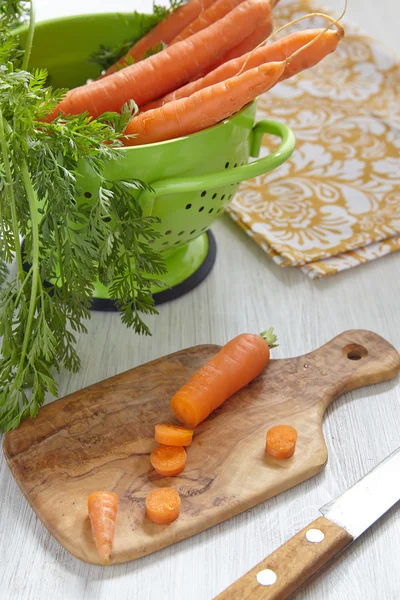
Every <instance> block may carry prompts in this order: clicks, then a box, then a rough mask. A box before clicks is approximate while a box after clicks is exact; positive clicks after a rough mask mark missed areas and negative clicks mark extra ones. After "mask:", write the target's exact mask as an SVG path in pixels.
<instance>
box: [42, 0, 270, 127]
mask: <svg viewBox="0 0 400 600" xmlns="http://www.w3.org/2000/svg"><path fill="white" fill-rule="evenodd" d="M267 11H269V2H268V0H246V1H245V2H242V3H241V4H239V6H237V7H236V8H235V9H234V10H232V11H231V12H229V13H228V14H227V15H226V16H225V17H223V18H222V19H220V20H219V21H218V22H216V23H213V24H212V25H210V26H209V27H207V28H206V29H203V30H202V31H199V32H198V33H195V34H194V35H192V36H190V37H189V38H187V39H186V40H182V42H177V43H176V44H173V45H172V46H169V47H168V48H166V49H165V50H162V51H161V52H159V53H158V54H155V55H153V56H149V57H148V58H146V59H145V60H141V61H140V62H138V63H135V64H134V65H130V66H129V67H126V68H125V69H122V70H121V71H118V72H117V73H113V74H112V75H110V76H109V77H105V78H104V79H99V80H97V81H93V82H91V83H88V84H86V85H83V86H81V87H78V88H74V89H72V90H70V91H69V92H68V93H67V95H66V96H65V98H64V99H63V100H62V101H61V102H60V103H59V104H58V106H56V108H55V109H54V110H53V111H52V113H51V114H50V115H49V117H48V120H52V119H54V118H55V117H56V116H57V114H59V113H64V114H81V113H84V112H86V111H87V112H88V113H89V115H91V116H92V117H98V116H99V115H101V114H103V113H105V112H119V111H120V110H121V108H122V107H123V105H124V104H125V103H126V102H128V101H129V100H131V99H133V100H134V101H135V102H136V104H137V105H138V106H139V107H140V106H142V105H143V104H146V103H148V102H150V101H151V100H155V99H156V98H159V97H160V96H163V95H164V94H167V93H168V92H171V91H172V90H175V89H177V88H178V87H180V86H182V85H183V84H184V83H187V82H188V81H189V80H190V79H192V78H193V77H195V76H196V75H198V74H199V73H201V72H203V71H204V69H206V68H207V67H208V66H210V65H211V64H212V63H214V62H215V61H216V60H217V59H218V58H219V57H220V56H224V54H226V52H228V51H229V50H230V49H231V48H233V47H234V46H236V45H237V44H238V43H240V42H241V41H242V40H244V39H245V38H246V37H248V36H249V35H250V34H251V32H252V31H254V29H256V27H257V25H258V24H259V22H260V20H261V19H263V18H264V16H265V14H266V12H267Z"/></svg>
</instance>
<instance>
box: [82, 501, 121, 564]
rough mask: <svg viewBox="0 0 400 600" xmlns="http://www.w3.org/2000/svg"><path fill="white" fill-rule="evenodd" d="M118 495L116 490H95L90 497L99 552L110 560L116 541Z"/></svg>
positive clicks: (91, 518)
mask: <svg viewBox="0 0 400 600" xmlns="http://www.w3.org/2000/svg"><path fill="white" fill-rule="evenodd" d="M117 509H118V496H117V494H114V492H93V494H90V496H89V498H88V513H89V519H90V524H91V527H92V534H93V537H94V541H95V544H96V548H97V552H98V553H99V556H100V558H101V559H102V560H103V562H104V563H105V564H107V563H108V562H109V559H110V555H111V550H112V545H113V541H114V532H115V521H116V518H117Z"/></svg>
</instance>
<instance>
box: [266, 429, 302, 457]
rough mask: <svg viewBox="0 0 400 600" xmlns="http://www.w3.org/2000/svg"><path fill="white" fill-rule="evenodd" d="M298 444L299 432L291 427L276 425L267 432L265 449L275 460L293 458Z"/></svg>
mask: <svg viewBox="0 0 400 600" xmlns="http://www.w3.org/2000/svg"><path fill="white" fill-rule="evenodd" d="M296 442H297V431H296V429H295V428H294V427H292V426H291V425H275V427H271V429H269V430H268V431H267V439H266V446H265V449H266V451H267V453H268V454H269V455H270V456H273V457H275V458H290V457H291V456H293V454H294V451H295V448H296Z"/></svg>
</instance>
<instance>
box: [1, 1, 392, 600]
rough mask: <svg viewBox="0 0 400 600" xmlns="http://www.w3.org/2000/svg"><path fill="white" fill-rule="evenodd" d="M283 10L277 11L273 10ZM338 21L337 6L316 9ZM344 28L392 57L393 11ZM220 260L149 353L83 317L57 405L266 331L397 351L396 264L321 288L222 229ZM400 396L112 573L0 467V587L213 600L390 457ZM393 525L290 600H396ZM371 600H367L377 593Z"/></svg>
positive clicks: (34, 595) (145, 345)
mask: <svg viewBox="0 0 400 600" xmlns="http://www.w3.org/2000/svg"><path fill="white" fill-rule="evenodd" d="M284 1H285V0H281V2H284ZM36 4H37V8H38V16H39V18H47V17H50V16H57V15H62V14H74V13H75V14H77V13H80V12H87V11H88V10H92V11H101V10H107V9H108V10H112V9H121V10H124V9H125V10H130V9H131V8H132V7H137V8H141V9H142V7H145V6H147V7H148V6H149V5H150V4H151V2H150V0H133V1H131V0H115V1H114V2H113V3H112V4H111V3H110V2H109V1H108V0H80V1H79V2H78V0H70V1H69V2H68V3H67V4H65V3H59V2H54V0H52V1H50V0H37V2H36ZM326 4H327V5H330V6H331V7H332V8H333V10H334V11H335V12H336V13H337V14H339V13H340V11H341V9H342V6H343V1H342V0H327V2H326ZM348 15H349V19H351V20H352V21H353V22H354V21H357V22H358V23H359V24H360V26H361V27H362V28H363V29H364V30H366V31H368V32H370V33H372V34H373V35H375V37H377V38H378V39H380V40H381V41H382V42H383V43H385V44H386V45H388V46H389V47H391V48H392V49H393V50H395V51H396V52H397V54H398V55H400V38H399V36H398V23H399V21H400V4H399V3H397V2H396V3H395V2H393V0H380V2H379V3H377V2H376V1H374V0H368V1H367V0H351V2H349V10H348ZM213 231H214V233H215V234H216V237H217V243H218V257H217V262H216V265H215V268H214V271H213V273H212V274H211V276H210V278H209V279H208V280H207V281H206V282H204V284H203V285H202V286H201V287H200V288H198V289H197V290H196V291H195V292H194V293H192V294H190V295H188V296H186V297H184V298H182V299H180V300H177V301H175V302H174V303H171V304H168V305H164V306H162V307H161V308H160V315H159V316H158V317H157V318H155V319H150V320H149V323H150V325H151V328H152V331H153V337H152V338H151V339H139V338H137V337H136V336H135V335H133V334H132V333H131V332H129V331H127V330H126V329H125V327H124V326H123V325H122V324H121V323H120V319H119V317H118V316H117V315H111V314H107V315H101V314H97V315H94V316H93V319H92V320H91V322H90V323H89V334H88V335H87V336H82V337H81V338H80V341H79V350H80V354H81V356H82V359H83V368H82V370H81V372H80V373H79V374H77V375H70V374H66V373H62V374H61V376H60V378H59V381H60V393H61V394H67V393H70V392H73V391H74V390H78V389H80V388H81V387H83V386H87V385H90V384H91V383H95V382H96V381H99V380H100V379H103V378H104V377H109V376H112V375H114V374H116V373H120V372H122V371H124V370H126V369H130V368H132V367H134V366H136V365H139V364H142V363H144V362H146V361H149V360H152V359H155V358H158V357H159V356H162V355H164V354H168V353H170V352H174V351H177V350H180V349H181V348H184V347H188V346H193V345H196V344H209V343H215V344H222V343H223V342H225V341H226V340H227V339H229V338H231V337H233V336H234V335H236V334H237V333H240V332H242V331H260V330H261V329H263V328H265V327H268V326H269V325H273V326H274V327H275V329H276V330H277V332H278V334H279V336H280V344H281V345H280V347H279V348H277V349H276V350H275V351H274V356H276V357H278V358H279V357H284V356H296V355H299V354H303V353H304V352H307V351H308V350H310V349H311V348H315V347H318V346H319V345H321V344H322V343H324V342H325V341H326V340H328V339H330V338H332V337H334V336H335V335H336V334H337V333H338V332H340V331H343V330H346V329H352V328H365V329H371V330H373V331H376V332H377V333H379V334H380V335H382V336H383V337H385V338H386V339H388V340H389V341H390V342H391V343H392V344H394V345H395V346H396V347H397V348H400V300H399V298H400V277H399V274H400V253H399V254H397V255H391V256H388V257H386V258H384V259H380V260H377V261H375V262H373V263H370V264H367V265H365V266H362V267H358V268H357V269H351V270H350V271H347V272H346V273H343V274H341V275H337V276H335V277H333V278H331V279H327V280H324V281H317V282H313V281H310V280H309V279H308V278H307V277H305V276H304V275H303V274H301V273H299V272H297V271H294V270H289V269H287V270H282V269H280V268H279V267H277V266H275V265H274V264H273V263H272V261H271V260H269V259H268V258H267V257H266V256H265V254H264V253H263V252H262V251H261V250H260V249H259V248H258V247H256V246H255V244H254V243H252V242H251V240H249V239H248V238H247V237H246V235H245V234H244V233H242V232H241V231H239V230H238V228H237V227H236V226H235V225H234V224H233V223H231V221H230V219H229V218H228V217H225V218H223V219H222V220H221V222H219V223H217V225H216V226H215V227H213ZM399 409H400V387H399V385H398V384H397V383H396V382H387V383H384V384H380V385H378V386H376V387H370V388H367V389H361V390H358V391H354V392H350V393H348V394H346V395H345V396H343V397H341V398H340V399H338V400H337V401H336V402H335V403H334V404H333V405H332V406H331V407H330V408H329V409H328V411H327V415H326V419H325V422H324V435H325V438H326V440H327V444H328V452H329V457H330V459H329V462H328V464H327V466H326V468H325V469H324V470H323V471H322V472H321V473H320V474H319V475H317V476H316V477H314V478H312V479H310V480H309V481H307V482H305V483H304V484H302V485H300V486H297V487H296V488H293V489H291V490H288V491H287V492H285V493H284V494H281V495H279V496H277V497H275V498H273V499H271V500H269V501H268V502H266V503H264V504H262V505H260V506H258V507H256V508H254V509H252V510H251V511H249V512H246V513H243V514H242V515H240V516H237V517H235V519H232V520H231V521H228V522H226V523H223V524H221V525H217V526H216V527H214V528H212V529H209V530H208V531H205V532H204V533H202V534H200V535H198V536H196V537H195V538H192V539H190V540H187V541H184V542H181V543H179V544H177V545H176V546H173V547H170V548H166V549H165V550H162V551H160V552H158V553H156V554H153V555H150V556H148V557H145V558H143V559H140V560H138V561H135V562H134V563H127V564H124V565H120V566H117V567H113V568H112V569H104V568H102V567H96V566H89V565H84V564H83V563H80V562H79V561H77V560H76V559H74V558H73V557H72V556H70V555H69V554H68V553H67V552H65V551H64V550H63V549H62V548H61V546H60V545H59V544H58V542H56V541H55V540H54V539H53V538H52V537H51V536H50V534H49V533H48V531H47V530H46V529H45V528H44V527H43V525H42V524H41V522H40V521H39V520H38V519H37V517H36V516H35V515H34V513H33V511H32V509H31V508H30V506H29V505H28V503H27V502H26V500H25V499H24V497H23V495H22V494H21V492H20V490H19V488H18V486H17V484H16V483H15V481H14V479H13V478H12V476H11V474H10V472H9V469H8V467H7V465H6V463H5V459H4V457H3V456H2V453H0V489H1V494H0V529H1V531H2V536H1V537H0V556H1V557H2V560H1V561H0V580H1V583H2V588H1V589H2V594H1V595H2V597H4V598H7V599H8V600H53V598H57V599H58V600H95V599H96V600H109V599H110V598H118V600H131V599H132V598H140V600H156V599H157V600H159V599H160V598H162V599H163V600H186V599H187V598H191V600H210V599H211V598H212V597H213V596H216V595H217V594H218V593H219V592H222V590H224V589H225V588H226V587H228V586H229V585H230V584H231V583H232V582H233V581H235V580H236V579H237V578H238V577H239V576H240V575H243V574H244V573H246V572H247V571H248V570H249V569H251V568H252V567H253V566H254V565H255V564H257V563H258V562H260V561H261V560H262V559H263V558H264V557H265V556H266V555H267V554H269V553H271V552H272V551H273V550H275V549H276V548H277V547H278V546H279V545H280V544H282V543H283V542H284V541H285V540H287V539H289V538H290V537H291V536H293V535H294V534H295V533H296V532H297V531H299V530H300V529H301V528H302V527H304V526H305V525H307V524H308V523H309V522H311V521H312V520H313V519H315V518H316V517H317V516H319V513H318V508H319V507H320V506H321V505H323V504H324V503H326V502H328V501H329V500H331V499H332V498H334V497H335V496H336V495H338V494H339V493H341V492H342V491H344V490H345V489H346V487H348V486H349V485H351V484H353V483H354V482H355V481H356V480H357V479H359V478H360V477H361V476H362V475H363V474H365V473H366V472H367V471H368V470H369V469H371V468H372V467H373V466H375V465H376V464H377V463H378V462H379V461H380V460H383V458H385V456H387V455H388V454H389V453H390V452H392V451H393V450H394V449H395V448H396V447H398V446H399V445H400V434H399V427H398V419H399ZM399 547H400V511H399V510H398V509H396V508H394V509H393V510H391V511H390V512H389V513H388V515H387V516H385V517H384V519H383V520H382V521H381V522H380V523H379V524H377V525H376V526H374V527H373V528H372V529H371V530H370V531H368V532H367V533H366V534H365V535H364V536H363V537H362V538H361V539H360V540H358V541H357V542H356V543H355V544H354V546H353V547H352V548H351V549H350V550H349V551H347V552H346V554H345V555H343V556H342V557H341V558H340V559H339V561H338V562H337V563H336V564H335V565H334V567H333V568H332V569H329V570H328V571H326V572H325V573H324V575H323V576H322V577H321V578H319V579H318V580H316V581H315V583H313V584H312V586H310V587H309V588H308V589H306V590H305V591H304V592H302V593H301V594H300V595H299V596H298V598H299V600H322V599H323V600H343V599H344V598H351V600H377V598H382V599H383V598H384V599H385V600H398V599H399V598H400V571H399V568H398V548H399ZM377 590H378V592H377Z"/></svg>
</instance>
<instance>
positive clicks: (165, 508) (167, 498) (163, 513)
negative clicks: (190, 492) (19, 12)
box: [146, 488, 181, 525]
mask: <svg viewBox="0 0 400 600" xmlns="http://www.w3.org/2000/svg"><path fill="white" fill-rule="evenodd" d="M180 511H181V499H180V497H179V494H178V492H177V491H176V490H174V489H172V488H158V489H156V490H151V492H150V493H149V494H148V495H147V498H146V514H147V516H148V518H149V519H150V521H153V523H157V524H158V525H167V524H168V523H172V521H175V519H177V518H178V517H179V513H180Z"/></svg>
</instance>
